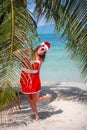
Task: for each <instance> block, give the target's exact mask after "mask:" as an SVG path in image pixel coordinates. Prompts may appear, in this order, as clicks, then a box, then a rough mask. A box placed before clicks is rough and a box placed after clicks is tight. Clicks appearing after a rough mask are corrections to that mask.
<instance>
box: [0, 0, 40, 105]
mask: <svg viewBox="0 0 87 130" xmlns="http://www.w3.org/2000/svg"><path fill="white" fill-rule="evenodd" d="M26 7H27V1H26V0H19V1H18V0H15V1H14V0H3V1H1V2H0V92H1V94H0V107H1V106H3V104H9V103H10V101H12V100H13V99H14V98H17V97H16V95H15V91H13V89H12V86H14V85H15V86H19V78H20V71H21V66H20V62H21V59H20V58H18V57H16V56H15V55H14V53H15V52H16V51H17V50H19V49H27V48H30V51H31V55H32V50H33V46H34V42H35V40H37V39H38V35H37V32H36V23H35V21H34V20H33V18H32V17H31V14H29V12H28V11H27V9H26ZM28 51H29V50H28ZM30 51H29V52H28V54H29V57H31V55H30ZM7 89H8V90H7ZM10 90H11V92H10ZM8 91H9V92H8ZM5 97H7V99H6V98H5ZM13 97H14V98H13Z"/></svg>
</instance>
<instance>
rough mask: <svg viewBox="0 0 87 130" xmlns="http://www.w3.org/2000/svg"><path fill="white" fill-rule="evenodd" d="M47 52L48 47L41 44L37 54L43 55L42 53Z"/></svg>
mask: <svg viewBox="0 0 87 130" xmlns="http://www.w3.org/2000/svg"><path fill="white" fill-rule="evenodd" d="M46 52H47V50H46V48H45V47H44V45H41V46H40V47H39V48H38V51H37V54H38V55H41V56H42V55H44V54H45V53H46Z"/></svg>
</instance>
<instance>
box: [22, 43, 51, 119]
mask: <svg viewBox="0 0 87 130" xmlns="http://www.w3.org/2000/svg"><path fill="white" fill-rule="evenodd" d="M49 48H50V43H49V42H43V43H41V44H40V45H39V46H38V47H37V48H36V49H35V50H34V53H35V60H34V61H33V62H32V63H30V60H29V59H28V57H25V58H24V59H23V61H22V73H21V78H20V84H21V91H22V92H23V93H24V94H26V96H27V98H28V100H29V103H30V106H31V108H32V110H33V113H34V115H35V120H39V115H38V111H37V106H36V103H37V102H41V101H44V100H49V99H51V95H49V94H46V95H44V96H40V91H41V82H40V77H39V72H40V68H41V65H42V63H43V62H44V59H45V55H46V53H47V51H48V49H49Z"/></svg>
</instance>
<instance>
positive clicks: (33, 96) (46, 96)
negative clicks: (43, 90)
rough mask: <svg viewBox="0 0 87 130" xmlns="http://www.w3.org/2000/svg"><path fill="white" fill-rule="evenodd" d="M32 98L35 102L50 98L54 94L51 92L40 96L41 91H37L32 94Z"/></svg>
mask: <svg viewBox="0 0 87 130" xmlns="http://www.w3.org/2000/svg"><path fill="white" fill-rule="evenodd" d="M32 98H33V100H34V101H35V102H42V101H44V100H50V99H51V98H52V96H51V95H50V94H46V95H44V96H39V93H35V94H32Z"/></svg>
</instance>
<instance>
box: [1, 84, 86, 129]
mask: <svg viewBox="0 0 87 130" xmlns="http://www.w3.org/2000/svg"><path fill="white" fill-rule="evenodd" d="M44 85H45V86H44ZM46 93H50V94H52V96H53V98H52V100H51V101H44V102H42V103H39V104H38V111H39V116H40V118H41V119H40V120H39V121H35V120H34V117H33V114H32V110H31V108H30V106H29V104H28V100H27V98H25V96H22V99H21V107H22V109H21V111H20V110H19V111H16V110H15V111H14V113H13V114H12V115H9V117H8V116H6V115H5V113H6V111H5V112H3V117H5V119H3V120H2V124H1V125H0V130H15V129H16V130H87V84H83V83H71V82H70V83H69V82H58V83H50V84H49V85H48V83H47V84H46V83H45V84H43V89H42V92H41V94H46ZM23 98H24V99H23ZM6 118H8V119H10V121H9V120H8V119H6Z"/></svg>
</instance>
